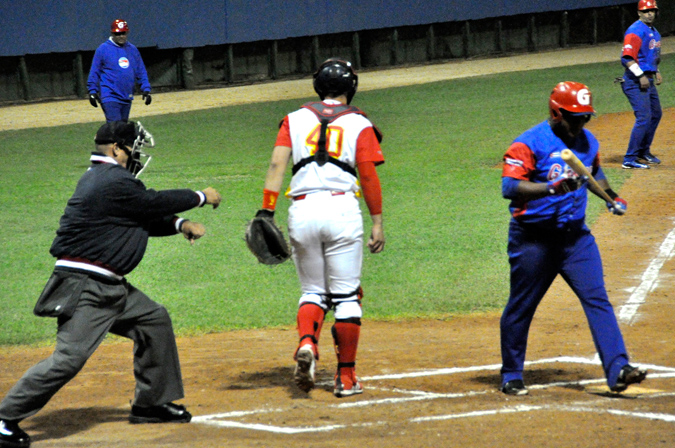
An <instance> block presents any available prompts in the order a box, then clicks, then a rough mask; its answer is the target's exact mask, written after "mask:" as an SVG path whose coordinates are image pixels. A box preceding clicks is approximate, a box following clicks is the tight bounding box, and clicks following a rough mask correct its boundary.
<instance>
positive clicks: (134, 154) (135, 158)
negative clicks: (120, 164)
mask: <svg viewBox="0 0 675 448" xmlns="http://www.w3.org/2000/svg"><path fill="white" fill-rule="evenodd" d="M137 132H138V136H137V137H136V140H134V144H133V146H132V148H131V151H130V152H129V153H128V154H129V159H128V160H127V170H129V172H130V173H131V174H133V175H134V177H138V176H140V175H141V173H142V172H143V171H144V170H145V168H146V167H147V166H148V164H149V163H150V160H152V156H151V155H149V154H147V153H146V152H144V151H143V148H144V147H146V146H147V147H148V148H152V147H154V146H155V139H154V138H153V136H152V134H150V133H149V132H148V131H147V130H145V128H144V127H143V125H141V123H140V122H138V128H137Z"/></svg>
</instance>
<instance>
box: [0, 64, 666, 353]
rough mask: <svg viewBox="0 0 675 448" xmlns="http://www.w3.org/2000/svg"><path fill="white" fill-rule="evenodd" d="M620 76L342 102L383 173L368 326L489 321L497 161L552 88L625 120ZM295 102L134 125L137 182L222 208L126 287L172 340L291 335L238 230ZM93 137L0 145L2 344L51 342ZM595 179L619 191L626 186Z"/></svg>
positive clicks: (370, 266) (603, 67)
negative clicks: (160, 312) (367, 120)
mask: <svg viewBox="0 0 675 448" xmlns="http://www.w3.org/2000/svg"><path fill="white" fill-rule="evenodd" d="M674 65H675V60H674V59H673V58H672V57H671V56H666V57H665V58H664V62H663V64H662V67H663V68H662V70H663V71H664V72H671V73H672V72H673V68H674V67H673V66H674ZM620 73H621V68H620V67H618V66H617V64H592V65H584V66H572V67H566V68H559V69H554V70H535V71H529V72H521V73H512V74H502V75H490V76H483V77H478V78H471V79H465V80H454V81H447V82H437V83H431V84H426V85H418V86H410V87H401V88H393V89H386V90H377V91H370V92H361V93H359V94H358V95H357V96H356V98H355V100H354V104H355V105H357V106H359V107H362V108H363V109H364V110H366V111H367V112H368V114H369V116H370V117H371V119H372V120H373V121H374V122H375V123H376V124H377V125H378V126H379V127H380V128H381V129H382V130H383V132H384V135H385V139H384V142H383V150H384V152H385V157H386V160H387V162H386V163H385V164H384V165H383V166H382V167H381V168H380V169H379V170H378V172H379V174H380V177H381V181H382V186H383V191H384V210H385V234H386V237H387V246H386V249H385V251H384V252H383V253H381V254H379V255H370V254H367V255H366V258H365V263H364V270H363V286H364V289H365V293H366V296H365V299H364V312H365V318H366V319H399V318H405V317H443V316H447V315H451V314H457V313H471V312H482V311H489V310H496V309H499V308H501V307H502V306H503V304H504V302H505V300H506V297H507V294H508V284H507V282H508V261H507V258H506V253H505V249H506V238H507V234H506V231H507V223H508V220H509V215H508V210H507V205H508V203H507V201H505V200H504V199H502V198H501V194H500V192H501V190H500V189H501V180H500V175H501V167H500V162H501V157H502V155H503V153H504V151H505V150H506V148H507V147H508V145H509V144H510V142H511V141H512V140H513V138H515V137H516V136H517V135H518V134H520V133H521V132H523V131H524V130H525V129H527V128H529V127H531V126H533V125H534V124H536V123H538V122H540V121H542V120H544V119H545V118H546V116H547V114H548V109H547V100H548V95H549V93H550V90H551V88H552V87H553V86H554V85H555V84H556V83H557V82H558V81H561V80H576V81H581V82H584V83H586V84H587V85H589V87H590V88H591V90H592V91H593V93H594V97H595V106H596V109H597V110H598V112H599V113H600V114H603V113H611V112H618V111H625V110H629V106H628V102H627V100H626V99H625V97H624V96H623V94H622V93H621V90H620V88H619V87H618V86H616V85H614V84H613V83H612V80H613V78H614V77H615V76H617V75H618V74H620ZM674 88H675V84H673V83H666V84H664V85H663V86H662V87H661V89H660V95H661V100H662V103H663V107H672V106H673V102H674V101H675V100H673V98H675V95H674V93H675V92H674V91H673V89H674ZM206 93H208V92H206ZM302 101H303V100H292V101H279V102H268V103H258V104H253V105H246V106H237V107H226V108H221V109H212V110H207V111H198V112H189V113H181V114H171V115H164V116H154V117H147V118H145V119H143V120H142V121H143V124H144V125H145V126H146V127H147V128H148V129H149V130H150V131H151V132H152V133H153V134H154V135H155V136H156V140H157V144H158V145H157V147H156V148H155V149H153V150H152V151H151V154H152V155H153V156H154V159H153V161H152V163H151V164H150V166H149V168H148V170H147V171H146V172H144V173H143V176H142V179H143V181H144V182H145V183H146V185H148V186H149V187H151V188H155V189H164V188H182V187H189V188H193V189H200V188H204V187H206V186H213V187H215V188H217V189H218V190H219V191H220V192H221V193H222V194H223V198H224V200H223V203H222V204H221V207H220V208H219V209H217V210H216V211H213V210H212V209H210V208H203V209H197V210H192V211H189V212H186V213H184V214H183V216H185V217H187V218H189V219H192V220H196V221H200V222H203V223H204V224H205V225H206V227H207V235H206V237H204V238H203V239H201V240H199V241H198V242H197V243H196V244H195V246H194V247H191V246H190V245H189V244H188V243H187V242H186V241H185V240H184V239H183V238H181V237H173V238H156V239H152V240H151V243H150V245H149V248H148V252H147V254H146V257H145V259H144V260H143V262H142V263H141V265H140V266H139V267H138V268H137V269H136V270H135V271H134V272H133V273H132V274H130V275H129V276H128V278H129V280H130V281H131V282H132V283H134V284H135V285H137V286H138V287H140V288H141V289H143V290H144V291H145V292H146V293H148V295H150V297H152V298H153V299H155V300H157V301H159V302H161V303H163V304H165V305H166V306H167V307H168V308H169V310H170V312H171V314H172V317H173V320H174V324H175V327H176V330H177V332H178V333H179V334H196V333H204V332H215V331H224V330H230V329H236V328H260V327H272V326H281V325H292V324H293V323H294V321H295V312H296V304H297V299H298V297H299V283H298V281H297V278H296V275H295V270H294V267H293V264H292V263H290V262H289V263H285V264H283V265H280V266H276V267H274V268H269V267H265V266H262V265H260V264H258V263H257V261H256V260H255V258H254V257H253V256H252V255H251V254H250V253H249V252H248V251H247V249H246V246H245V243H244V240H243V232H244V228H245V225H246V222H247V220H249V219H250V218H251V217H252V216H253V214H254V213H255V211H256V210H257V209H258V207H259V205H260V202H261V190H262V185H263V180H264V175H265V172H266V169H267V164H268V161H269V156H270V153H271V148H272V145H273V143H274V139H275V136H276V131H277V124H278V121H279V120H280V119H281V118H282V117H283V116H284V115H285V114H286V113H288V112H290V111H292V110H294V109H296V108H297V107H298V105H299V104H301V103H302ZM55 109H56V110H57V111H58V103H55ZM98 126H99V124H79V125H70V126H62V127H56V128H41V129H32V130H22V131H8V132H1V133H0V148H1V149H2V156H1V158H2V163H1V164H0V175H1V177H0V204H2V212H3V213H2V214H1V215H0V227H1V228H2V229H3V232H2V233H1V234H0V246H1V247H2V256H1V257H0V276H1V277H2V281H1V282H0V296H1V297H2V300H3V313H1V314H0V344H23V343H33V344H35V343H46V342H51V341H52V340H53V335H54V332H55V323H54V321H53V320H51V319H39V318H37V317H34V316H33V315H32V313H31V310H32V308H33V305H34V303H35V300H36V298H37V296H38V295H39V293H40V291H41V289H42V287H43V286H44V283H45V282H46V280H47V278H48V277H49V274H50V272H51V270H52V267H53V263H54V260H53V258H52V257H51V256H50V255H49V252H48V251H49V247H50V245H51V241H52V239H53V237H54V234H55V231H56V229H57V228H58V220H59V217H60V215H61V213H62V212H63V208H64V206H65V203H66V201H67V200H68V198H69V197H70V195H71V193H72V191H73V189H74V187H75V184H76V182H77V180H78V179H79V177H80V176H81V174H82V173H83V172H84V170H86V168H87V166H88V154H89V152H90V151H91V149H92V146H93V144H92V143H91V142H92V140H93V135H94V133H95V132H96V129H97V127H98ZM601 143H602V142H601ZM606 171H607V175H608V177H609V178H610V181H611V182H612V184H613V187H614V189H615V190H619V189H620V185H621V184H622V183H623V181H624V180H625V179H626V177H627V176H628V174H627V173H625V172H621V171H620V170H612V169H610V170H606ZM289 177H290V173H289V175H287V178H286V182H288V180H289ZM590 203H591V207H590V212H589V221H591V222H592V221H593V220H594V219H595V217H596V216H597V215H598V213H600V212H601V211H603V210H604V204H603V203H602V201H600V200H598V199H597V198H594V197H592V198H591V200H590ZM286 205H287V203H286V201H285V200H282V201H281V203H280V207H279V208H280V209H279V211H278V212H277V221H278V222H279V223H280V224H281V225H282V226H285V223H286V216H287V212H286V208H287V207H286ZM364 212H365V208H364ZM364 214H365V216H367V213H364ZM366 229H367V231H368V229H369V220H368V219H366Z"/></svg>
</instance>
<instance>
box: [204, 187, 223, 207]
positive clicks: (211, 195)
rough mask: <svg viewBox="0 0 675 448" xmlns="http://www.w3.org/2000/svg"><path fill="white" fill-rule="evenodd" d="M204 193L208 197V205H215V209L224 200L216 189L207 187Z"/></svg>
mask: <svg viewBox="0 0 675 448" xmlns="http://www.w3.org/2000/svg"><path fill="white" fill-rule="evenodd" d="M202 193H204V196H206V202H205V203H206V204H211V205H213V208H214V209H215V208H218V206H219V205H220V201H221V199H222V198H221V196H220V193H218V191H216V189H215V188H211V187H206V188H204V189H203V190H202Z"/></svg>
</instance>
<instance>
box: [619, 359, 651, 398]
mask: <svg viewBox="0 0 675 448" xmlns="http://www.w3.org/2000/svg"><path fill="white" fill-rule="evenodd" d="M645 378H647V370H645V369H641V368H640V367H634V366H631V365H630V364H626V365H625V366H623V368H622V369H621V372H619V379H617V380H616V385H615V386H614V387H610V389H611V390H612V392H623V391H624V390H626V389H628V386H629V385H631V384H638V383H641V382H642V381H643V380H644V379H645Z"/></svg>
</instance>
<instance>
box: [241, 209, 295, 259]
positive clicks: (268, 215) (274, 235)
mask: <svg viewBox="0 0 675 448" xmlns="http://www.w3.org/2000/svg"><path fill="white" fill-rule="evenodd" d="M273 216H274V212H271V211H268V210H260V211H258V213H256V215H255V218H253V220H252V221H251V222H249V223H248V226H247V227H246V245H247V246H248V248H249V250H250V251H251V252H252V253H253V255H255V256H256V258H257V259H258V261H259V262H261V263H263V264H279V263H283V262H284V261H286V260H288V259H289V258H290V256H291V251H290V249H289V248H288V243H286V239H285V238H284V234H283V233H282V232H281V230H280V229H279V228H278V227H277V226H276V224H275V223H274V218H273Z"/></svg>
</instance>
